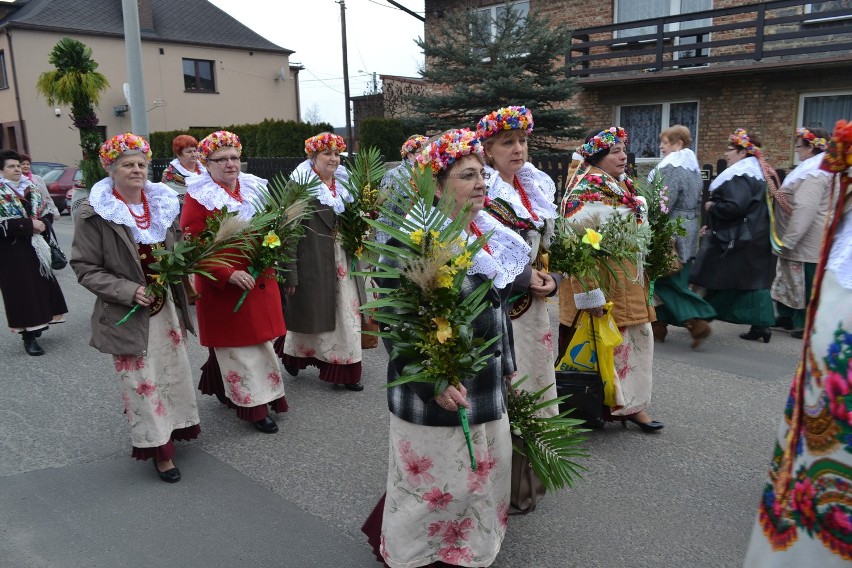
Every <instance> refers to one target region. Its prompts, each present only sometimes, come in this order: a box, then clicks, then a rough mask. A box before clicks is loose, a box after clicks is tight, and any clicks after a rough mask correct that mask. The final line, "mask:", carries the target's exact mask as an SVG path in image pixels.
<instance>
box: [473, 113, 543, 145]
mask: <svg viewBox="0 0 852 568" xmlns="http://www.w3.org/2000/svg"><path fill="white" fill-rule="evenodd" d="M534 125H535V123H534V122H533V116H532V112H531V111H530V110H529V109H528V108H527V107H523V106H509V107H504V108H501V109H497V110H495V111H494V112H492V113H491V114H486V115H485V116H483V117H482V119H481V120H480V121H479V123H478V124H477V125H476V135H477V136H479V138H480V139H482V140H485V139H486V138H490V137H491V136H494V135H495V134H499V133H500V132H503V131H506V130H523V131H524V132H526V134H527V135H530V134H532V131H533V126H534Z"/></svg>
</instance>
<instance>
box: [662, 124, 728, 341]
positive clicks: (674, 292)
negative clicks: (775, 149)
mask: <svg viewBox="0 0 852 568" xmlns="http://www.w3.org/2000/svg"><path fill="white" fill-rule="evenodd" d="M690 144H692V134H691V133H690V132H689V129H688V128H687V127H686V126H683V125H680V124H676V125H674V126H671V127H669V128H666V129H665V130H663V132H662V133H660V154H662V156H663V159H662V160H661V161H660V163H659V164H657V166H656V167H655V168H654V169H653V170H651V172H650V173H649V174H648V182H649V183H651V182H653V181H654V177H655V176H660V177H661V178H662V181H663V183H664V184H665V185H666V186H667V187H668V196H669V201H668V207H669V213H668V215H669V217H670V218H672V219H680V221H681V227H683V228H684V229H685V230H686V235H684V236H680V235H678V236H676V237H675V248H676V249H677V256H678V261H679V262H680V264H681V269H680V270H679V271H677V272H676V273H674V274H672V275H670V276H666V277H664V278H658V279H657V281H656V282H655V283H654V301H655V304H654V307H655V309H656V312H657V321H655V322H653V323H652V324H651V325H652V327H653V330H654V339H656V340H657V341H660V342H663V341H665V339H666V334H667V328H666V325H667V324H672V325H677V326H682V327H685V328H686V329H687V330H689V334H690V335H691V336H692V348H693V349H695V348H696V347H698V346H699V345H701V343H702V342H703V341H704V340H705V339H707V337H709V336H710V332H711V330H710V324H709V323H707V322H708V321H710V320H712V319H713V318H715V317H716V310H714V309H713V306H711V305H710V304H708V303H707V302H706V301H705V300H704V298H702V297H701V296H699V295H698V294H696V293H695V292H693V291H692V290H690V289H689V273H690V271H691V270H692V260H693V259H694V258H695V254H696V253H697V252H698V232H699V228H700V226H701V192H702V191H703V190H704V182H703V181H702V180H701V168H700V167H699V166H698V160H697V159H696V157H695V153H694V152H693V151H692V150H690V149H689V145H690Z"/></svg>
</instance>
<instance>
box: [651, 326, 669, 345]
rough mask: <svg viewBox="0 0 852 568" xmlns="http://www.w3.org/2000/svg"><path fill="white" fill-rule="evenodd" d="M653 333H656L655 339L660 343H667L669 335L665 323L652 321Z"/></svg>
mask: <svg viewBox="0 0 852 568" xmlns="http://www.w3.org/2000/svg"><path fill="white" fill-rule="evenodd" d="M651 331H653V332H654V339H655V340H657V341H659V342H660V343H665V342H666V335H668V333H669V329H668V326H667V325H666V322H664V321H652V322H651Z"/></svg>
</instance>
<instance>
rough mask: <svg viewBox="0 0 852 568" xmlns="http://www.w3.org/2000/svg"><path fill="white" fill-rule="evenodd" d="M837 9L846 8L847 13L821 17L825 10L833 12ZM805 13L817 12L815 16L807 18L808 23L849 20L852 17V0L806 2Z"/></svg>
mask: <svg viewBox="0 0 852 568" xmlns="http://www.w3.org/2000/svg"><path fill="white" fill-rule="evenodd" d="M835 10H845V11H846V15H841V16H830V17H820V14H822V13H824V12H832V11H835ZM805 14H816V16H814V17H813V18H808V19H807V20H806V21H807V22H808V23H815V22H831V21H835V20H847V19H850V18H852V0H833V1H830V2H814V3H813V4H805Z"/></svg>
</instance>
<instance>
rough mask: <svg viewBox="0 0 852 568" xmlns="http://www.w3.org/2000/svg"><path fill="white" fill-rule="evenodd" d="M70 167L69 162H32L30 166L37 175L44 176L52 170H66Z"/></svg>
mask: <svg viewBox="0 0 852 568" xmlns="http://www.w3.org/2000/svg"><path fill="white" fill-rule="evenodd" d="M67 167H68V164H60V163H59V162H32V163H31V164H30V168H31V169H32V172H33V173H34V174H35V175H37V176H41V177H44V174H46V173H47V172H49V171H52V170H64V169H65V168H67Z"/></svg>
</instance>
